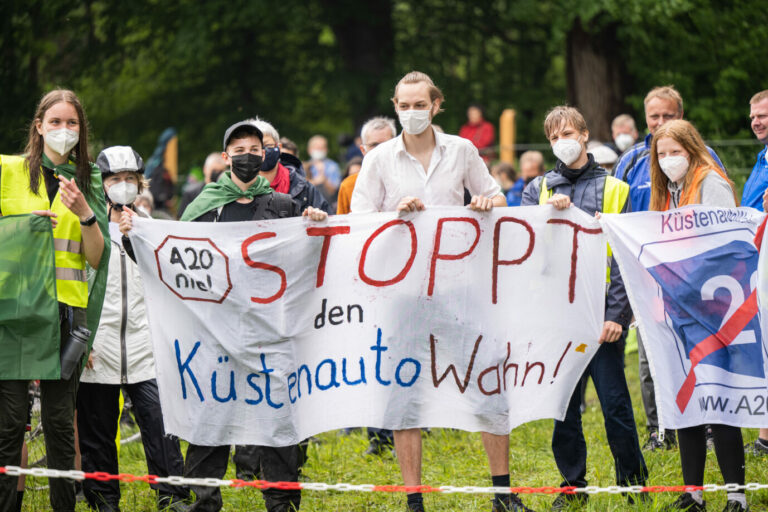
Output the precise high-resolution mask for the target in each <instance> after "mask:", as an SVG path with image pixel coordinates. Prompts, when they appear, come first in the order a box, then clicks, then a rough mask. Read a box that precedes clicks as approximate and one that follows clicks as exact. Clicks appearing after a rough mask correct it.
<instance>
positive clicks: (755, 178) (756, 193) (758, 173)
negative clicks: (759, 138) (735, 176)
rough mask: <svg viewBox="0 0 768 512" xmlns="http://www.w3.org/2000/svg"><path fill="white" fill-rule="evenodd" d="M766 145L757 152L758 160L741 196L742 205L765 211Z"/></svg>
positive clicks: (767, 174) (767, 168) (767, 166)
mask: <svg viewBox="0 0 768 512" xmlns="http://www.w3.org/2000/svg"><path fill="white" fill-rule="evenodd" d="M767 149H768V146H766V147H764V148H763V150H762V151H761V152H759V153H758V154H757V162H755V166H754V167H753V168H752V172H751V173H750V174H749V179H747V183H745V184H744V194H742V196H741V206H751V207H752V208H757V209H758V210H760V211H763V193H764V192H765V189H766V188H768V160H766V150H767Z"/></svg>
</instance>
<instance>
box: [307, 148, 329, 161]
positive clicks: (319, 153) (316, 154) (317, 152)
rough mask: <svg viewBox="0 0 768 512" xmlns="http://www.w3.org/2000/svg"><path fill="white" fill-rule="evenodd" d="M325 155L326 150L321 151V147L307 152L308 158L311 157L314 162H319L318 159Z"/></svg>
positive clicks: (322, 158)
mask: <svg viewBox="0 0 768 512" xmlns="http://www.w3.org/2000/svg"><path fill="white" fill-rule="evenodd" d="M326 156H328V152H327V151H323V150H322V149H321V150H315V151H310V152H309V158H311V159H312V160H314V161H315V162H319V161H320V160H325V157H326Z"/></svg>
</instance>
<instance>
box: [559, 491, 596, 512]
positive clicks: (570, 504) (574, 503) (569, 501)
mask: <svg viewBox="0 0 768 512" xmlns="http://www.w3.org/2000/svg"><path fill="white" fill-rule="evenodd" d="M588 499H589V496H587V495H586V494H563V493H561V494H559V495H558V496H557V498H555V501H553V502H552V507H551V508H550V509H549V510H550V512H562V511H565V510H576V509H579V508H581V507H583V506H584V505H586V504H587V500H588Z"/></svg>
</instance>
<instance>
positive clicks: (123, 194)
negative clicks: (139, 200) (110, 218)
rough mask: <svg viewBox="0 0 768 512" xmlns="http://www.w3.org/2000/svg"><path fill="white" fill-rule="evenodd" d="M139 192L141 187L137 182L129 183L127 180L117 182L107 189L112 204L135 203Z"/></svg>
mask: <svg viewBox="0 0 768 512" xmlns="http://www.w3.org/2000/svg"><path fill="white" fill-rule="evenodd" d="M138 193H139V187H137V186H136V184H135V183H128V182H127V181H121V182H119V183H115V184H114V185H112V186H111V187H109V190H107V196H108V197H109V200H110V201H112V204H123V205H129V204H133V202H134V201H135V200H136V196H137V195H138Z"/></svg>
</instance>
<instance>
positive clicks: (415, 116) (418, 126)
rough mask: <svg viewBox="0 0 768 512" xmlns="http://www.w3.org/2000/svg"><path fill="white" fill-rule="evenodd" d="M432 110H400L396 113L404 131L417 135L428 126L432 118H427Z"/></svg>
mask: <svg viewBox="0 0 768 512" xmlns="http://www.w3.org/2000/svg"><path fill="white" fill-rule="evenodd" d="M431 112H432V110H431V109H428V110H401V111H399V112H398V113H397V117H398V118H399V119H400V125H401V126H402V127H403V130H405V132H406V133H408V134H410V135H418V134H420V133H422V132H423V131H424V130H426V129H427V128H429V125H430V124H431V123H432V120H431V119H430V118H429V115H430V114H431Z"/></svg>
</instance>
